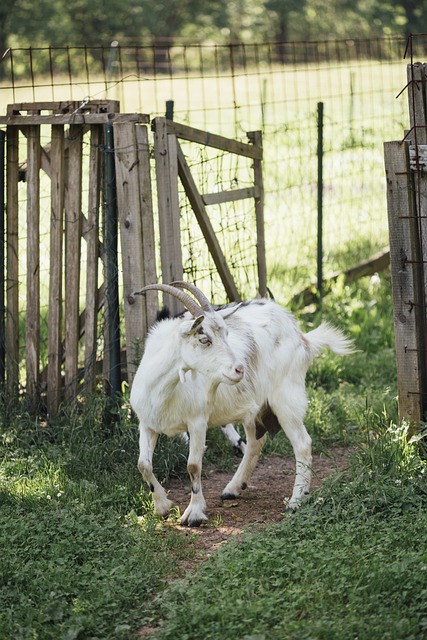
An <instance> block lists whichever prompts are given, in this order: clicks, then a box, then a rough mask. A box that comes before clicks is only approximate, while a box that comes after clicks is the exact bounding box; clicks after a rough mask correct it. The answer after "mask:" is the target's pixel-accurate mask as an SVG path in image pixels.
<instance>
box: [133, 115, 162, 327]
mask: <svg viewBox="0 0 427 640" xmlns="http://www.w3.org/2000/svg"><path fill="white" fill-rule="evenodd" d="M135 133H136V142H137V145H138V173H139V186H140V197H141V229H142V255H143V267H144V284H150V283H153V282H157V269H156V240H155V232H154V215H153V195H152V190H151V171H150V147H149V144H148V129H147V127H146V126H143V125H136V126H135ZM144 302H145V316H146V322H147V329H148V328H149V327H151V325H152V324H153V323H154V322H155V319H156V315H157V311H158V308H159V307H158V301H157V297H156V296H145V300H144Z"/></svg>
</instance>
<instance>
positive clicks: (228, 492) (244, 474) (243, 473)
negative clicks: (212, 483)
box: [221, 422, 266, 500]
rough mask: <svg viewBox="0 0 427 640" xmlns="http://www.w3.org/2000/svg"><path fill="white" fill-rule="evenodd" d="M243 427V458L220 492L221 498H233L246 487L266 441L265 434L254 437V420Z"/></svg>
mask: <svg viewBox="0 0 427 640" xmlns="http://www.w3.org/2000/svg"><path fill="white" fill-rule="evenodd" d="M244 427H245V433H246V448H245V453H244V454H243V459H242V461H241V463H240V464H239V466H238V468H237V471H236V473H235V474H234V476H233V477H232V479H231V480H230V482H229V483H228V485H227V486H226V487H225V489H224V491H223V492H222V495H221V499H222V500H233V499H234V498H237V497H238V496H239V495H240V492H241V491H242V489H246V486H247V483H248V480H249V478H250V476H251V474H252V471H253V470H254V469H255V467H256V463H257V462H258V458H259V456H260V453H261V450H262V448H263V446H264V443H265V441H266V436H265V435H264V436H263V437H262V438H260V439H259V440H257V439H256V435H255V424H254V422H251V423H248V424H245V425H244Z"/></svg>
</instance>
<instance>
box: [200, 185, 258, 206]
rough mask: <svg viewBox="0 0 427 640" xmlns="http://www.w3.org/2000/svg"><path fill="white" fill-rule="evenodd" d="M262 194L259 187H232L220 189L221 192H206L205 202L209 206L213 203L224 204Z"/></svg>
mask: <svg viewBox="0 0 427 640" xmlns="http://www.w3.org/2000/svg"><path fill="white" fill-rule="evenodd" d="M259 196H260V191H259V189H257V188H255V187H245V188H244V189H231V190H230V191H220V192H219V193H204V194H203V195H202V200H203V203H204V204H205V205H207V206H209V205H211V204H223V203H224V202H235V201H236V200H245V199H247V198H255V197H259Z"/></svg>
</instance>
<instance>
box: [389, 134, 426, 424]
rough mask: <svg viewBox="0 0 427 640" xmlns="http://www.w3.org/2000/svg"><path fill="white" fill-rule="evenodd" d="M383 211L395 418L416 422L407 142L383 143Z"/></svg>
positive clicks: (413, 223)
mask: <svg viewBox="0 0 427 640" xmlns="http://www.w3.org/2000/svg"><path fill="white" fill-rule="evenodd" d="M384 158H385V168H386V178H387V209H388V218H389V235H390V266H391V274H392V291H393V308H394V326H395V340H396V364H397V379H398V390H399V415H400V418H401V419H406V420H409V421H411V422H419V421H420V420H421V419H422V417H423V416H422V414H423V411H422V405H423V403H422V393H423V387H424V379H423V378H424V367H423V358H424V354H422V353H421V352H420V340H422V342H424V337H423V335H422V333H423V327H424V322H423V313H424V309H423V308H422V307H421V302H420V298H419V291H420V283H419V281H417V274H418V273H419V268H417V267H419V243H418V240H419V238H418V228H417V220H416V215H415V212H416V205H415V202H414V197H415V194H414V190H413V179H412V176H411V170H410V163H409V143H408V142H403V143H402V142H386V143H385V144H384Z"/></svg>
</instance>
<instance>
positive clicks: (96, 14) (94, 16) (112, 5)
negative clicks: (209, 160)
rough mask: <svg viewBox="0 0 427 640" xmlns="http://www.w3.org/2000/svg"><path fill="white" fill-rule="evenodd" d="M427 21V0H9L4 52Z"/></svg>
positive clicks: (302, 35)
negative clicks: (21, 49)
mask: <svg viewBox="0 0 427 640" xmlns="http://www.w3.org/2000/svg"><path fill="white" fill-rule="evenodd" d="M426 19H427V0H399V1H398V2H392V1H391V0H356V1H355V0H262V1H261V2H260V1H259V0H231V1H229V2H227V1H226V0H217V2H214V3H212V2H210V1H209V0H167V1H166V0H127V1H126V2H123V0H90V1H89V0H74V2H72V3H70V2H66V0H38V2H33V1H32V0H9V1H8V2H7V3H3V5H2V6H1V7H0V48H1V49H2V50H4V49H5V48H6V47H8V46H14V47H29V46H47V45H52V46H65V45H69V46H77V45H92V46H95V45H104V46H106V45H107V46H108V44H109V43H110V42H111V41H112V40H118V41H119V42H120V44H129V43H131V42H132V43H137V44H142V43H145V42H147V41H154V42H164V41H165V40H166V39H167V40H168V41H174V40H176V39H178V38H191V39H193V40H197V41H204V40H207V39H211V40H215V41H216V42H221V41H224V42H228V41H230V40H232V41H236V40H237V41H244V42H253V41H260V40H276V41H277V40H282V41H285V40H309V39H327V38H345V37H353V38H354V37H373V36H382V35H391V34H397V35H405V34H408V33H420V32H423V31H425V22H426Z"/></svg>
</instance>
